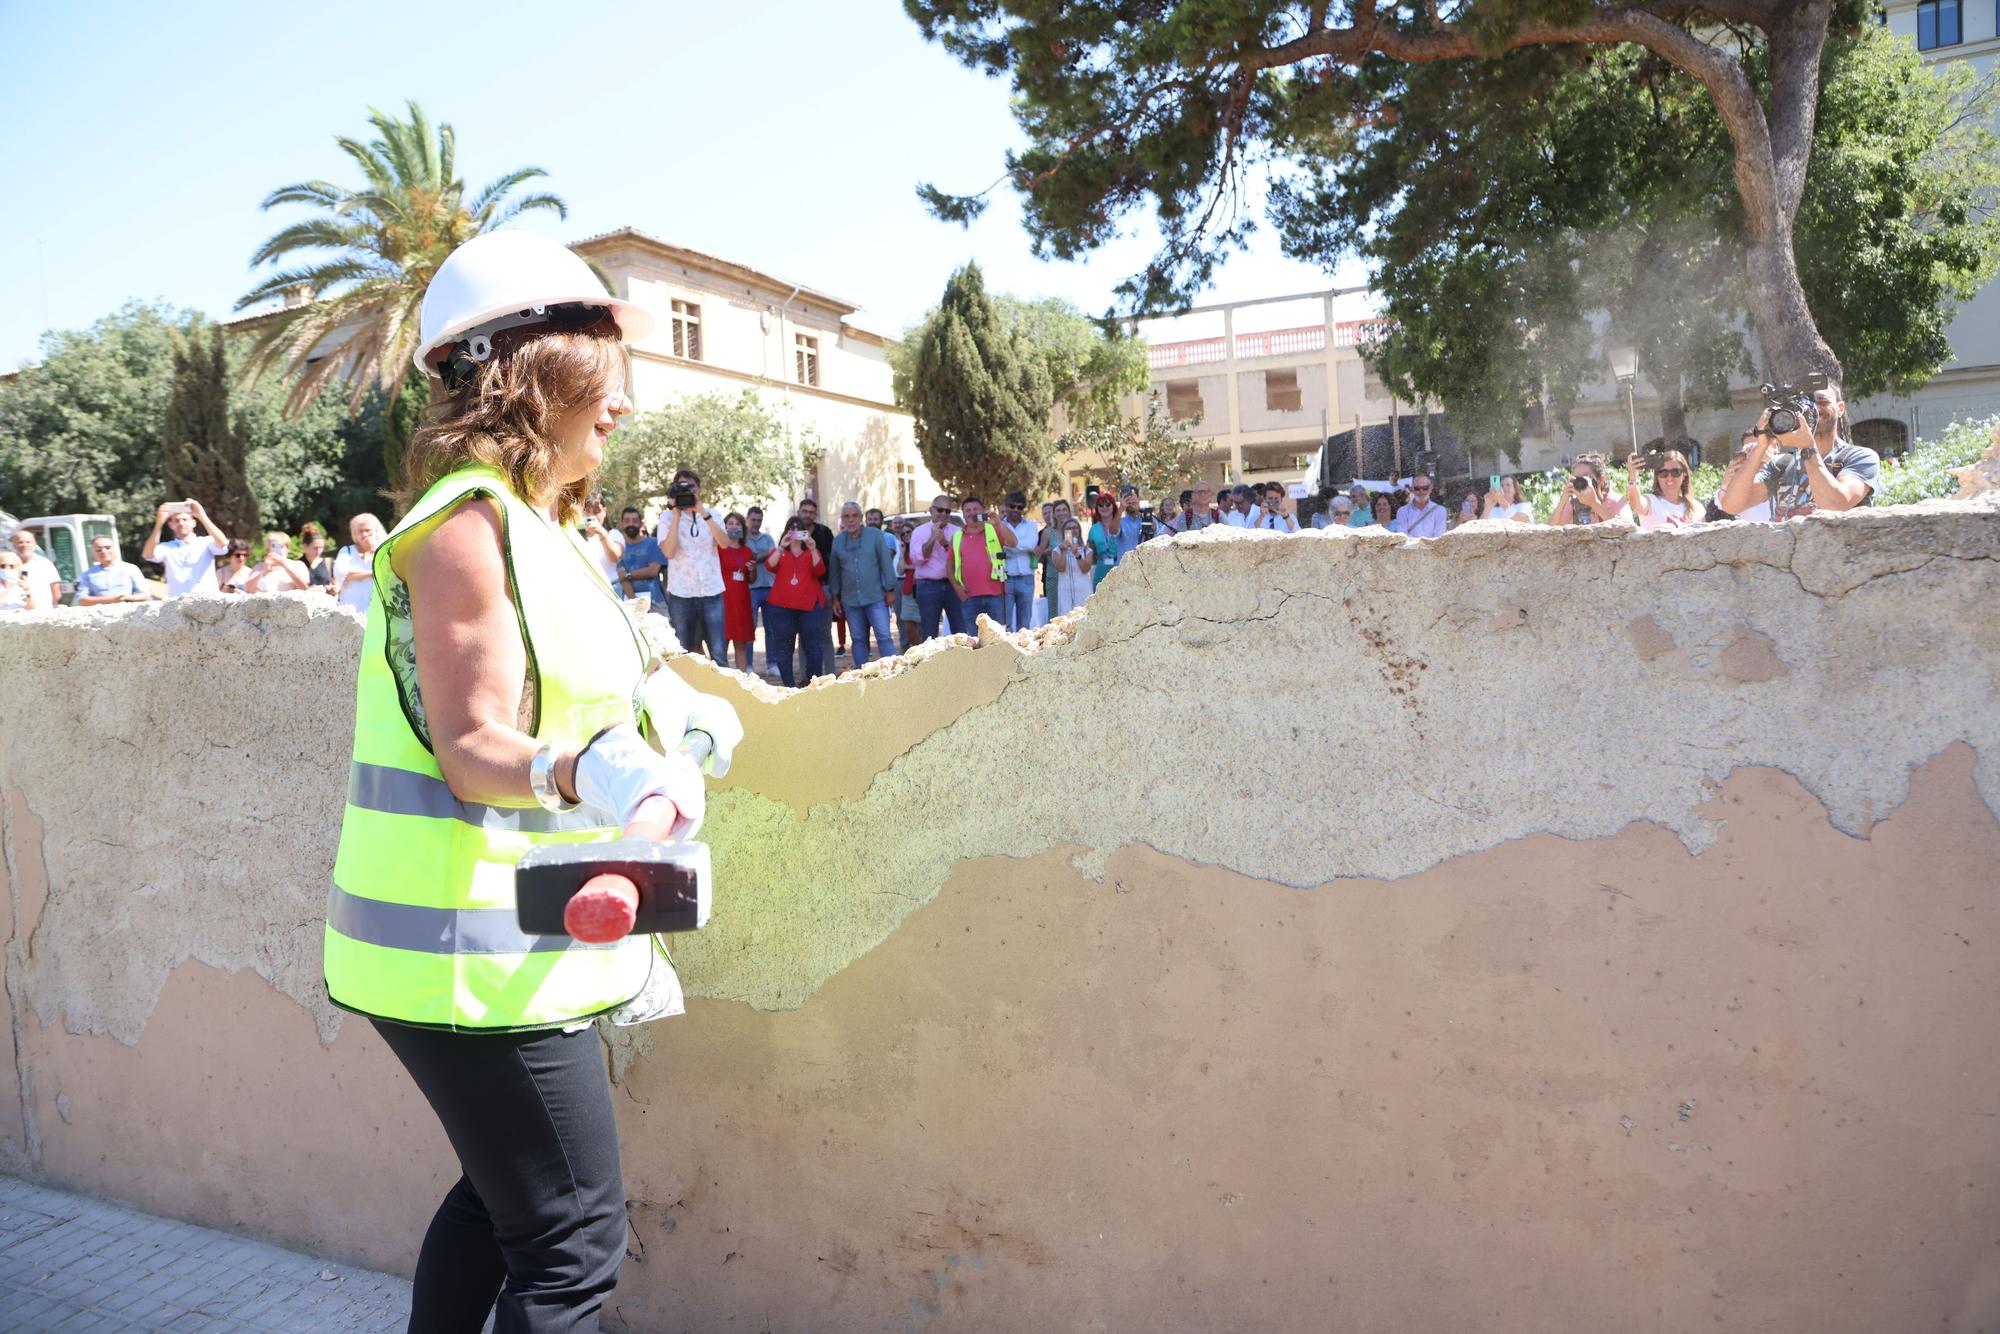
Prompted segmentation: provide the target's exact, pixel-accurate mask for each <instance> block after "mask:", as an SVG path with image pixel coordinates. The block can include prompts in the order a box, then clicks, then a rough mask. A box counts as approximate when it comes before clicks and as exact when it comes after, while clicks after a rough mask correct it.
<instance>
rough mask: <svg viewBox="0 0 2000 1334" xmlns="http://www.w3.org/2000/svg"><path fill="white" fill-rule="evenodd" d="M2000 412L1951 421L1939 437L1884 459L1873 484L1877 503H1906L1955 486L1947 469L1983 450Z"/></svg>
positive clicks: (1959, 465) (1949, 491)
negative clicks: (1878, 480)
mask: <svg viewBox="0 0 2000 1334" xmlns="http://www.w3.org/2000/svg"><path fill="white" fill-rule="evenodd" d="M1996 425H2000V416H1994V417H1988V418H1987V419H1986V420H1985V421H1964V422H1953V423H1952V424H1951V425H1949V426H1947V427H1945V428H1944V438H1943V439H1941V440H1919V441H1917V443H1916V444H1914V445H1912V446H1910V449H1909V452H1907V453H1906V454H1904V455H1903V456H1902V457H1901V458H1899V459H1896V460H1894V466H1891V465H1890V463H1889V462H1888V461H1886V460H1885V461H1884V463H1883V467H1882V480H1881V483H1880V484H1879V485H1878V486H1877V487H1876V488H1875V503H1876V504H1877V505H1909V504H1913V503H1915V502H1916V501H1919V500H1935V499H1937V498H1939V497H1941V496H1949V495H1951V494H1952V493H1953V492H1954V491H1956V490H1957V489H1958V479H1957V478H1956V477H1953V476H1952V475H1951V471H1950V470H1951V469H1953V468H1963V467H1964V466H1965V465H1966V464H1968V463H1971V462H1972V461H1973V460H1974V459H1976V458H1978V457H1979V456H1980V455H1982V454H1984V453H1985V452H1986V447H1987V446H1988V445H1990V444H1992V443H1993V430H1994V427H1995V426H1996Z"/></svg>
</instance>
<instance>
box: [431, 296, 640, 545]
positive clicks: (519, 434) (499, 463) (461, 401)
mask: <svg viewBox="0 0 2000 1334" xmlns="http://www.w3.org/2000/svg"><path fill="white" fill-rule="evenodd" d="M624 369H625V348H624V345H623V344H622V343H621V342H620V341H619V334H618V325H617V323H616V322H615V321H613V320H612V318H611V317H610V316H609V315H608V314H607V315H605V316H603V317H601V318H599V319H597V320H595V321H593V322H591V323H589V324H586V325H584V326H582V327H581V328H577V329H566V330H560V331H558V330H552V329H550V328H549V327H548V326H546V325H529V326H526V327H523V328H520V329H507V330H503V331H501V332H500V333H498V334H495V335H494V336H493V355H492V357H491V358H490V359H489V360H487V361H486V362H484V363H483V364H481V365H480V366H479V367H478V368H477V369H476V370H475V371H474V372H473V373H472V374H471V375H470V376H468V377H467V378H466V379H465V381H464V382H463V383H461V384H460V385H459V386H458V388H456V389H447V388H446V387H445V386H444V385H443V384H442V383H441V382H440V383H433V384H432V385H431V402H430V406H429V407H427V408H426V409H424V424H423V425H422V426H419V427H418V428H417V432H416V434H415V435H414V436H412V437H411V439H410V445H409V448H408V449H407V450H405V451H404V453H403V466H402V468H401V473H402V475H401V476H400V477H399V478H397V479H396V490H395V493H394V495H395V500H396V505H397V507H398V508H399V509H404V510H407V509H408V508H409V507H410V506H411V505H413V504H415V503H416V502H417V500H418V498H419V497H421V496H422V495H423V494H424V492H426V491H428V490H430V488H431V487H432V486H433V485H435V484H436V482H437V480H438V479H439V478H440V477H443V476H445V475H446V474H447V473H451V472H454V471H456V470H457V469H459V468H462V467H464V466H465V465H466V464H468V463H484V464H487V465H489V466H491V467H494V468H497V469H499V470H500V471H501V472H503V473H505V474H506V475H507V480H508V482H509V483H510V484H511V485H512V486H513V488H514V494H515V495H517V496H519V497H520V498H521V499H523V500H528V501H532V500H533V498H534V497H535V496H537V495H542V494H546V493H547V491H548V490H549V488H550V487H551V486H553V485H554V484H555V480H556V479H555V463H556V443H555V440H554V439H553V433H554V431H555V425H556V421H557V419H558V418H560V417H561V416H562V415H563V414H564V413H566V412H569V411H571V410H572V409H574V408H576V407H578V406H580V405H582V404H584V403H588V402H590V401H591V400H592V399H594V398H597V397H598V396H600V395H602V394H604V393H605V392H607V391H608V390H609V389H610V388H611V386H612V385H613V384H614V383H616V382H617V381H618V380H619V378H620V377H621V376H622V374H623V372H624ZM590 481H591V479H590V478H588V477H581V478H578V479H577V480H575V481H573V482H570V483H569V484H568V485H566V486H564V487H562V488H561V490H560V491H559V492H558V493H557V495H556V520H557V522H559V523H565V524H567V523H573V522H575V521H576V518H577V515H578V514H579V513H580V512H581V510H582V507H583V498H584V497H585V496H586V495H588V494H589V493H590Z"/></svg>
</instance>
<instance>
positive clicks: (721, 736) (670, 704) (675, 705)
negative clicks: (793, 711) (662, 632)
mask: <svg viewBox="0 0 2000 1334" xmlns="http://www.w3.org/2000/svg"><path fill="white" fill-rule="evenodd" d="M634 702H636V703H637V704H638V706H639V717H640V727H641V729H642V730H643V731H646V732H648V733H650V738H651V740H652V741H653V744H654V745H656V746H658V747H659V748H660V749H661V750H663V751H672V750H676V749H678V748H679V747H680V743H681V739H682V738H683V737H685V736H687V735H688V733H690V732H701V733H703V734H705V735H706V736H707V737H708V739H709V752H708V759H707V760H706V761H705V762H703V764H702V766H701V767H702V772H704V773H706V774H707V775H708V776H709V777H711V778H723V777H726V776H727V775H728V773H729V763H730V760H731V759H732V758H733V757H734V756H735V754H736V744H737V743H738V742H739V741H741V740H743V724H742V723H741V722H740V721H739V720H738V719H737V717H736V710H735V709H734V708H732V707H731V706H730V703H729V701H728V700H726V699H723V698H721V697H720V696H717V695H704V694H702V693H701V692H700V691H698V690H696V689H695V688H694V687H693V686H691V685H689V684H688V683H687V682H685V681H683V680H681V678H680V677H679V676H677V675H675V674H674V673H673V672H671V671H669V670H668V669H666V668H664V667H662V668H661V669H659V670H658V671H656V672H654V673H653V674H652V675H651V676H648V677H647V678H646V679H645V680H644V681H641V682H640V683H639V689H638V690H637V692H635V695H634Z"/></svg>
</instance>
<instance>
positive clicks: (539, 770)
mask: <svg viewBox="0 0 2000 1334" xmlns="http://www.w3.org/2000/svg"><path fill="white" fill-rule="evenodd" d="M528 790H529V791H530V792H533V793H534V794H535V802H536V804H537V805H539V806H540V807H541V808H542V809H543V810H545V811H551V812H553V813H555V814H557V815H562V814H564V813H566V812H568V811H573V810H575V809H576V808H577V806H578V805H580V804H581V803H579V802H574V801H569V800H566V799H565V798H564V797H563V794H562V789H561V788H559V787H557V786H556V748H555V747H554V746H552V745H548V746H543V747H542V748H541V749H540V750H538V751H536V752H535V758H534V759H532V760H529V761H528Z"/></svg>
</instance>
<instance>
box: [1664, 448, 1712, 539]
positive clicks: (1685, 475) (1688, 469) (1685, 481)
mask: <svg viewBox="0 0 2000 1334" xmlns="http://www.w3.org/2000/svg"><path fill="white" fill-rule="evenodd" d="M1668 463H1678V464H1680V465H1681V498H1680V500H1679V501H1678V502H1677V503H1679V504H1681V505H1685V506H1686V507H1687V517H1688V520H1689V521H1690V522H1695V521H1698V520H1699V519H1700V518H1701V516H1700V515H1699V514H1697V513H1695V508H1694V465H1693V464H1691V463H1689V462H1688V456H1687V455H1685V454H1683V453H1681V452H1680V451H1679V450H1678V449H1670V450H1668V451H1667V452H1666V453H1664V454H1662V455H1660V456H1659V462H1658V463H1655V464H1654V465H1653V486H1652V491H1653V494H1654V495H1656V496H1658V497H1659V498H1660V499H1661V500H1666V499H1668V498H1669V497H1668V496H1667V495H1666V494H1665V493H1664V492H1662V491H1661V490H1660V467H1661V465H1663V464H1668Z"/></svg>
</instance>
